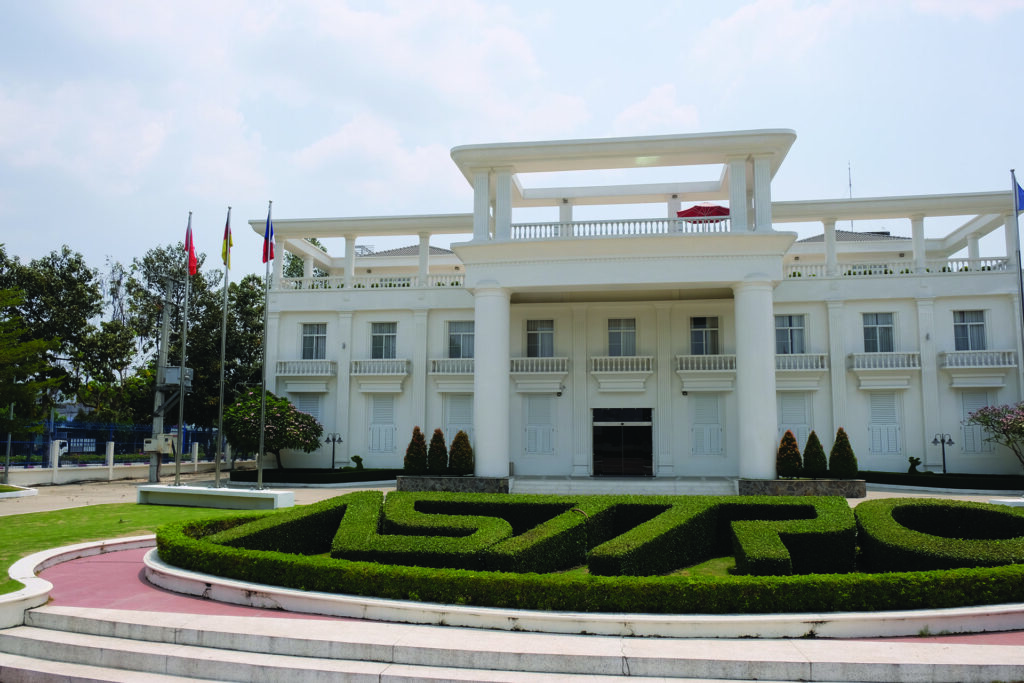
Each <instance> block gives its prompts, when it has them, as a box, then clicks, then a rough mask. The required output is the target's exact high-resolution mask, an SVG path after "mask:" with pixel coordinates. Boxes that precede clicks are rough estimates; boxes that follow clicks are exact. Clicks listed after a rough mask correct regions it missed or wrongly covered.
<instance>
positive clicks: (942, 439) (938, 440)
mask: <svg viewBox="0 0 1024 683" xmlns="http://www.w3.org/2000/svg"><path fill="white" fill-rule="evenodd" d="M932 445H933V446H938V445H941V446H942V473H943V474H945V473H946V446H952V445H953V437H952V436H950V435H949V434H936V435H935V438H934V439H932Z"/></svg>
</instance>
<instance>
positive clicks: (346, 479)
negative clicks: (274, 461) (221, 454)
mask: <svg viewBox="0 0 1024 683" xmlns="http://www.w3.org/2000/svg"><path fill="white" fill-rule="evenodd" d="M400 474H402V470H400V469H362V470H356V469H347V470H332V469H297V468H296V469H291V468H289V469H286V470H281V469H270V470H263V481H265V482H267V483H272V484H278V483H279V484H347V483H354V482H360V481H390V480H392V479H394V478H395V477H397V476H398V475H400ZM231 481H237V482H243V483H252V482H254V481H256V470H232V472H231Z"/></svg>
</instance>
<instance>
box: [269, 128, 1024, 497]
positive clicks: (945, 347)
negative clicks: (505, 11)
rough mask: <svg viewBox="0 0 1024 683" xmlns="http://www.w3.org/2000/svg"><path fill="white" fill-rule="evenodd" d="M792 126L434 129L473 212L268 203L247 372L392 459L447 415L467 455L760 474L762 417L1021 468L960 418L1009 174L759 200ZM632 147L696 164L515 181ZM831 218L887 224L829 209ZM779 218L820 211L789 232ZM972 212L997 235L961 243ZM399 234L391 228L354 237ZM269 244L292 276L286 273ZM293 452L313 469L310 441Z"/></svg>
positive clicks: (957, 464) (985, 378)
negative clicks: (538, 137)
mask: <svg viewBox="0 0 1024 683" xmlns="http://www.w3.org/2000/svg"><path fill="white" fill-rule="evenodd" d="M795 139H796V135H795V134H794V133H793V132H792V131H788V130H761V131H744V132H735V133H716V134H701V135H674V136H657V137H639V138H618V139H603V140H578V141H556V142H540V143H508V144H493V145H474V146H466V147H457V148H455V149H454V150H452V159H453V161H454V162H455V164H456V165H457V166H458V168H459V170H460V171H461V172H462V174H463V175H464V176H465V178H466V180H467V181H468V182H469V183H470V185H471V186H472V188H473V197H474V200H473V207H472V212H470V213H463V214H447V215H427V216H392V217H376V218H341V219H295V220H275V222H274V228H275V233H276V235H277V247H278V248H277V250H276V259H275V262H274V264H273V277H272V285H271V289H270V297H269V320H268V342H267V343H268V351H267V354H268V356H267V358H268V363H267V368H266V372H267V386H268V387H269V388H271V389H272V390H273V391H275V393H278V394H280V395H284V396H287V397H288V398H290V399H291V400H292V401H293V402H294V403H296V404H297V405H298V406H299V408H300V409H302V410H305V411H307V412H310V413H312V414H314V415H315V416H316V417H317V418H318V419H319V420H320V421H321V422H322V423H323V424H324V427H325V430H326V431H327V432H337V433H339V434H341V435H342V437H343V438H344V443H343V444H340V445H338V446H337V456H338V459H339V464H340V463H341V462H347V461H348V459H349V458H350V457H351V456H352V455H360V456H362V457H363V459H364V462H365V463H366V464H367V466H370V467H397V466H401V463H402V460H403V456H404V451H405V446H406V444H407V443H408V440H409V436H410V434H411V432H412V429H413V427H414V426H417V425H418V426H420V427H421V428H422V429H423V430H424V431H425V432H426V433H427V436H428V438H429V432H430V431H432V430H433V429H434V428H441V429H442V430H443V431H444V432H445V435H446V437H447V440H448V442H449V443H450V442H451V439H452V438H453V437H454V435H455V433H456V432H457V431H458V430H464V431H466V432H467V434H468V435H469V436H470V440H471V442H472V443H473V446H474V449H475V452H476V468H477V474H480V475H485V476H507V475H508V474H509V473H510V472H513V473H514V474H515V475H516V476H529V475H538V476H539V475H549V476H556V475H570V476H574V477H592V476H601V475H618V476H631V475H637V476H641V477H644V476H647V477H650V476H653V477H655V478H658V477H666V478H667V477H673V478H676V477H751V478H766V477H774V475H775V451H776V449H777V446H778V442H779V439H780V437H781V435H782V434H783V433H784V432H785V431H786V430H787V429H789V430H792V431H793V432H794V434H795V435H796V436H797V438H798V441H799V442H800V446H801V448H803V446H804V444H805V443H806V439H807V435H808V434H809V433H810V431H811V430H814V431H816V432H817V434H818V435H819V438H821V440H822V442H823V444H824V446H825V448H826V449H828V448H830V446H831V443H832V439H833V437H834V434H835V432H836V429H837V428H839V427H843V428H844V429H845V430H846V431H847V433H848V434H849V436H850V440H851V443H852V445H853V448H854V451H855V452H856V454H857V457H858V460H859V463H860V466H861V469H870V470H884V471H905V470H906V469H907V467H908V458H910V457H918V458H921V459H922V461H923V462H924V467H923V468H922V469H925V468H926V469H929V470H935V471H942V468H943V466H945V468H946V469H948V471H951V472H979V473H980V472H986V473H1009V472H1016V471H1018V470H1019V465H1018V464H1017V461H1016V459H1015V458H1014V457H1013V455H1012V454H1011V453H1009V452H1008V451H1006V450H1005V449H1002V448H1000V447H995V446H993V445H992V444H991V443H990V442H988V441H986V440H985V438H984V434H982V433H981V432H980V431H979V430H978V429H977V428H975V427H972V426H969V425H965V424H964V420H965V418H966V416H967V414H968V413H969V412H971V411H973V410H976V409H977V408H979V407H982V406H984V405H992V404H1003V403H1013V402H1016V401H1019V400H1021V387H1022V375H1021V365H1020V357H1021V333H1020V330H1021V319H1020V311H1021V301H1020V296H1019V284H1018V283H1019V281H1018V263H1017V260H1016V259H1017V244H1018V242H1017V240H1018V237H1017V228H1016V221H1015V216H1014V203H1013V197H1012V194H1011V193H1010V192H1006V191H1004V192H983V193H972V194H952V195H935V196H931V195H929V196H910V197H880V198H863V199H862V198H858V199H840V200H834V201H832V200H829V201H819V200H815V201H785V202H775V201H773V200H772V196H771V185H772V179H773V178H774V176H775V174H776V172H777V171H778V169H779V168H780V166H781V164H782V163H783V161H784V160H785V157H786V154H787V152H788V151H789V149H790V146H791V145H792V144H793V142H794V141H795ZM649 167H664V168H665V169H669V170H671V171H675V170H677V169H678V170H679V175H680V177H686V178H693V177H698V178H701V179H699V180H685V181H679V182H666V183H637V184H626V185H614V186H612V185H568V184H565V185H558V184H557V181H556V184H554V185H550V183H549V184H547V185H544V186H531V183H533V182H535V179H536V178H537V177H538V176H536V175H534V174H545V175H544V176H543V178H545V179H550V178H558V177H559V174H565V177H577V176H578V175H579V172H593V171H601V170H606V169H626V170H629V169H638V168H649ZM709 202H713V203H714V206H715V207H724V208H727V209H728V211H724V210H718V211H714V210H712V209H711V207H708V203H709ZM624 205H646V206H647V207H648V208H650V209H651V213H652V214H653V217H651V218H646V219H638V218H620V217H617V216H616V209H617V208H618V207H622V206H624ZM652 207H653V208H652ZM705 207H707V208H706V209H705ZM545 212H546V213H547V214H549V215H548V216H547V220H544V221H539V222H538V221H536V220H534V221H532V222H524V221H522V220H520V219H519V218H518V217H517V216H516V214H517V213H522V214H526V213H529V214H530V215H531V216H536V215H537V214H538V213H541V214H543V213H545ZM574 212H575V213H576V214H577V215H574ZM584 214H585V215H587V216H593V215H599V216H601V217H600V218H598V219H589V218H588V219H583V215H584ZM707 214H711V215H707ZM714 214H717V215H714ZM620 215H621V213H620ZM854 220H861V221H864V220H871V221H877V220H885V221H888V222H889V223H891V224H893V225H896V226H899V225H903V224H905V225H906V226H908V227H909V230H906V231H905V232H907V233H909V236H903V237H900V236H894V235H891V234H888V233H886V232H852V231H847V230H841V229H838V228H837V225H839V224H845V222H846V221H854ZM800 223H813V224H817V225H818V226H820V230H821V233H820V234H819V235H817V236H816V237H811V238H807V239H803V240H798V239H797V235H796V233H794V232H792V230H793V226H794V225H795V224H800ZM929 223H934V224H936V225H941V226H945V227H943V228H942V230H943V236H941V237H934V236H929V237H926V226H927V225H928V224H929ZM251 224H252V227H253V229H254V230H256V231H257V232H258V233H260V234H262V232H263V227H264V221H263V220H262V219H260V220H253V221H251ZM950 226H952V227H950ZM929 228H930V229H929V231H928V232H929V234H930V235H931V234H934V233H935V232H936V228H935V226H934V225H932V226H929ZM990 234H992V235H993V237H990V238H989V239H988V240H986V243H988V242H991V241H993V240H995V241H997V242H998V244H999V245H1000V249H999V251H1001V252H1002V254H1001V255H999V256H995V257H990V256H986V257H982V256H981V250H980V246H979V243H980V240H981V239H982V238H983V237H985V236H987V235H990ZM396 235H399V236H409V237H410V241H413V242H415V243H416V245H415V246H413V247H410V248H405V249H396V250H391V251H384V252H378V253H373V252H370V251H367V250H366V249H365V248H361V247H357V246H356V240H357V239H359V238H364V239H365V238H371V239H372V238H379V237H381V236H396ZM455 235H459V236H462V237H458V238H456V241H455V242H453V243H452V244H451V249H450V250H448V249H441V248H438V247H437V246H431V238H434V237H436V238H438V239H442V238H443V239H451V237H452V236H455ZM1000 235H1001V239H1000ZM308 238H318V239H321V240H330V239H331V238H344V244H345V248H344V253H341V254H337V255H334V254H331V253H329V252H326V251H323V250H321V249H319V248H317V247H316V246H314V245H312V244H310V243H309V242H308V241H307V240H308ZM460 240H461V241H460ZM1004 245H1005V248H1002V247H1003V246H1004ZM285 252H289V253H291V254H293V255H294V256H296V257H298V258H300V259H301V260H302V262H303V265H304V274H303V277H298V278H286V277H284V276H283V259H284V254H285ZM936 435H949V437H950V438H951V439H952V441H953V445H947V446H946V447H945V455H944V458H945V463H943V451H942V449H941V447H940V446H939V445H933V441H935V437H936ZM284 457H285V458H289V457H292V458H298V457H299V456H296V455H293V456H289V455H285V456H284ZM301 458H302V461H303V462H304V463H307V464H309V465H310V466H329V463H330V462H331V448H330V446H325V448H324V449H322V450H321V451H320V452H319V453H318V454H314V455H312V456H307V455H302V456H301ZM293 463H294V464H297V463H298V460H297V459H293Z"/></svg>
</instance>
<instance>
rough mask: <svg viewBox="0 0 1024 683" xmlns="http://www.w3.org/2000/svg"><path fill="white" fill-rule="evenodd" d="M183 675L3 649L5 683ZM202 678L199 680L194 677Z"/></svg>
mask: <svg viewBox="0 0 1024 683" xmlns="http://www.w3.org/2000/svg"><path fill="white" fill-rule="evenodd" d="M185 680H188V679H183V678H181V677H180V676H165V675H164V674H153V673H146V672H143V671H125V670H123V669H109V668H106V667H101V666H90V665H88V664H72V663H70V662H57V661H51V660H47V659H36V658H32V657H22V656H19V655H10V654H6V653H4V652H0V681H3V683H182V681H185ZM193 680H198V679H193Z"/></svg>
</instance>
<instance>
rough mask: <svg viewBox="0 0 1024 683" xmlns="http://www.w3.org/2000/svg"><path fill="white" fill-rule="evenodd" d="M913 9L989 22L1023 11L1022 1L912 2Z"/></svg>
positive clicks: (940, 0) (922, 0) (954, 0)
mask: <svg viewBox="0 0 1024 683" xmlns="http://www.w3.org/2000/svg"><path fill="white" fill-rule="evenodd" d="M914 9H916V10H918V11H920V12H924V13H926V14H940V15H943V16H948V17H964V16H966V17H972V18H974V19H982V20H984V21H991V20H993V19H996V18H998V17H1001V16H1003V15H1004V14H1009V13H1011V12H1018V11H1020V10H1024V0H914Z"/></svg>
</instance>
